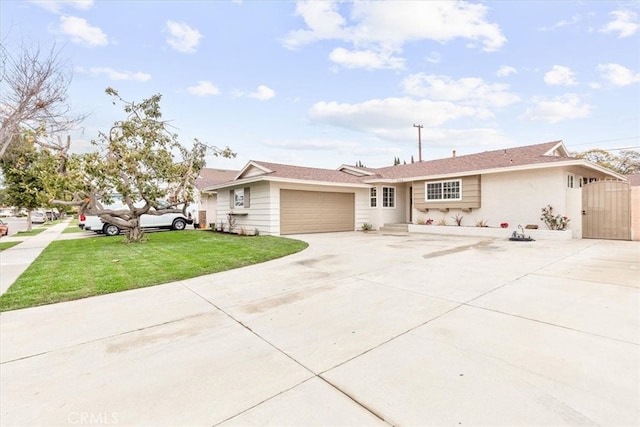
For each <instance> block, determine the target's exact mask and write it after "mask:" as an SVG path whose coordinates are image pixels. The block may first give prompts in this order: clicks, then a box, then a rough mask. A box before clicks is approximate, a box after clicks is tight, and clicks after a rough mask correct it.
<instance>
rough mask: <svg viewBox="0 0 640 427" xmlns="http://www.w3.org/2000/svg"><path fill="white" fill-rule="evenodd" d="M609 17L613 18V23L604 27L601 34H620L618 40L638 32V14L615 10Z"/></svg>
mask: <svg viewBox="0 0 640 427" xmlns="http://www.w3.org/2000/svg"><path fill="white" fill-rule="evenodd" d="M609 15H611V16H613V21H611V22H609V23H607V25H605V26H604V27H602V28H601V29H600V32H601V33H618V38H623V37H630V36H632V35H634V34H635V33H636V32H638V29H639V28H640V22H639V21H638V14H637V13H635V12H633V11H630V10H614V11H613V12H610V13H609Z"/></svg>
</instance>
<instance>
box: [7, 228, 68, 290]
mask: <svg viewBox="0 0 640 427" xmlns="http://www.w3.org/2000/svg"><path fill="white" fill-rule="evenodd" d="M70 221H71V219H66V220H64V221H63V222H61V223H59V224H56V225H54V226H52V227H49V228H47V229H46V230H45V231H43V232H42V233H40V234H37V235H35V236H25V237H20V236H12V237H8V238H7V239H6V240H5V239H3V242H4V241H8V242H10V241H16V240H22V243H20V244H18V245H16V246H14V247H12V248H9V249H7V250H4V251H0V295H2V294H4V293H5V292H6V291H7V289H9V287H10V286H11V285H13V282H15V281H16V280H17V279H18V277H20V275H21V274H22V273H24V271H25V270H26V269H27V267H29V265H31V263H32V262H33V261H35V259H36V258H38V256H39V255H40V253H41V252H42V251H43V250H44V248H46V247H47V246H49V243H51V242H53V241H54V240H56V239H57V238H58V237H59V236H60V234H62V232H63V231H64V229H65V228H67V226H68V225H69V222H70Z"/></svg>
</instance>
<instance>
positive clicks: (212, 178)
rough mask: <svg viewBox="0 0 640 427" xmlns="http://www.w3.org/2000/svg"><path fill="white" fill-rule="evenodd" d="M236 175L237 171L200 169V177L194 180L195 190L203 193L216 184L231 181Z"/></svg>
mask: <svg viewBox="0 0 640 427" xmlns="http://www.w3.org/2000/svg"><path fill="white" fill-rule="evenodd" d="M236 175H238V171H235V170H227V169H212V168H202V170H200V175H199V176H198V178H196V183H195V184H196V188H197V189H198V190H200V191H203V190H204V189H206V188H209V187H212V186H214V185H216V184H222V183H223V182H228V181H233V179H234V178H235V177H236Z"/></svg>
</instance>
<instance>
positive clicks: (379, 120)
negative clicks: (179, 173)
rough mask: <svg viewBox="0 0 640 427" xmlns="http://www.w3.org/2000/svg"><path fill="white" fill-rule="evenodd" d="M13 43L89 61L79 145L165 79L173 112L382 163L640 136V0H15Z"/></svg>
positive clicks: (179, 117)
mask: <svg viewBox="0 0 640 427" xmlns="http://www.w3.org/2000/svg"><path fill="white" fill-rule="evenodd" d="M0 16H1V18H0V19H1V21H0V29H1V35H2V37H3V44H5V45H6V46H7V47H9V48H10V49H12V50H13V49H18V48H19V47H20V46H21V45H33V44H39V45H40V47H41V48H42V49H48V48H50V47H51V46H52V44H53V43H55V44H56V46H57V48H59V49H60V50H61V53H60V56H61V58H63V59H64V60H65V61H66V63H67V64H68V66H69V67H71V68H72V69H73V80H72V83H71V86H70V88H69V95H70V102H71V107H72V109H73V111H75V112H77V113H89V114H90V116H89V117H88V118H87V119H86V120H85V121H84V122H83V123H82V129H80V130H78V131H76V132H74V133H73V134H72V136H73V141H74V142H73V147H74V149H75V150H77V151H83V150H87V149H88V147H89V144H88V142H89V141H90V140H91V139H95V138H96V137H97V133H98V131H106V130H108V128H109V126H110V125H111V124H112V123H113V121H114V120H117V119H120V118H122V117H123V114H122V112H121V109H119V108H117V107H114V106H113V105H112V104H111V102H110V98H109V97H107V96H106V95H105V94H104V90H105V88H106V87H109V86H111V87H113V88H115V89H117V90H118V91H119V92H120V94H121V95H122V96H123V97H124V98H126V99H129V100H136V101H139V100H142V99H143V98H146V97H148V96H150V95H152V94H155V93H161V94H162V96H163V98H162V100H163V101H162V109H163V115H164V118H165V119H167V120H170V121H171V123H172V125H173V126H175V130H176V132H177V133H178V134H179V135H180V137H181V140H182V141H183V142H184V143H185V144H189V143H190V141H191V140H192V139H193V138H198V139H201V140H203V141H207V142H208V143H210V144H214V145H218V146H226V145H229V146H230V147H231V148H232V149H233V150H235V151H236V152H237V153H238V157H237V158H236V159H233V160H225V159H216V158H209V159H208V166H209V167H221V168H229V169H232V168H236V169H239V168H241V167H242V166H244V165H245V164H246V162H248V161H249V160H263V161H271V162H280V163H290V164H298V165H303V166H312V167H326V168H336V167H338V166H339V165H340V164H355V163H356V162H357V161H361V162H363V163H364V164H365V165H366V166H370V167H382V166H389V165H391V164H393V159H394V158H395V157H399V158H400V159H401V160H402V161H407V162H409V161H411V156H413V157H414V159H415V160H416V161H417V160H418V142H417V141H418V132H417V128H415V127H413V125H414V124H420V125H422V126H423V128H422V132H421V133H422V147H423V148H422V157H423V159H425V160H428V159H434V158H441V157H446V156H449V155H451V151H452V150H456V151H457V153H458V155H461V154H470V153H475V152H480V151H486V150H493V149H498V148H504V147H511V146H521V145H528V144H535V143H540V142H546V141H552V140H559V139H562V140H564V142H565V144H566V146H567V147H568V148H569V150H571V151H584V150H587V149H590V148H596V147H597V148H604V149H611V150H615V149H619V148H626V147H633V148H635V149H638V148H640V124H639V121H640V3H638V2H631V1H629V2H627V1H620V2H618V1H544V2H543V1H538V2H533V1H531V2H530V1H517V2H516V1H496V2H493V1H486V2H436V1H410V2H403V1H389V2H385V1H375V2H369V1H362V2H349V1H344V2H332V1H312V2H304V1H303V2H287V1H277V2H276V1H274V2H270V1H228V2H227V1H198V2H195V1H194V2H190V1H180V2H178V1H175V2H173V1H137V2H134V1H127V2H124V1H99V0H98V1H91V0H85V1H7V0H2V2H0Z"/></svg>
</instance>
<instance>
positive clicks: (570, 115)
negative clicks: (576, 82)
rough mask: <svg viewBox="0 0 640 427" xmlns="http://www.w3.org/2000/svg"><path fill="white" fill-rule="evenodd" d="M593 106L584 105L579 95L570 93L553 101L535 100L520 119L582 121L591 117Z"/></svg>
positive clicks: (553, 121)
mask: <svg viewBox="0 0 640 427" xmlns="http://www.w3.org/2000/svg"><path fill="white" fill-rule="evenodd" d="M591 110H592V106H591V105H589V104H585V103H583V102H582V101H581V100H580V98H579V97H578V95H576V94H573V93H568V94H565V95H562V96H558V97H555V98H553V99H551V100H549V99H545V98H543V97H539V98H534V99H533V105H532V106H531V107H530V108H528V109H527V110H526V111H525V112H524V114H522V115H521V116H520V117H519V118H520V119H522V120H531V121H543V122H547V123H558V122H561V121H564V120H572V119H582V118H585V117H589V116H590V115H591Z"/></svg>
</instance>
